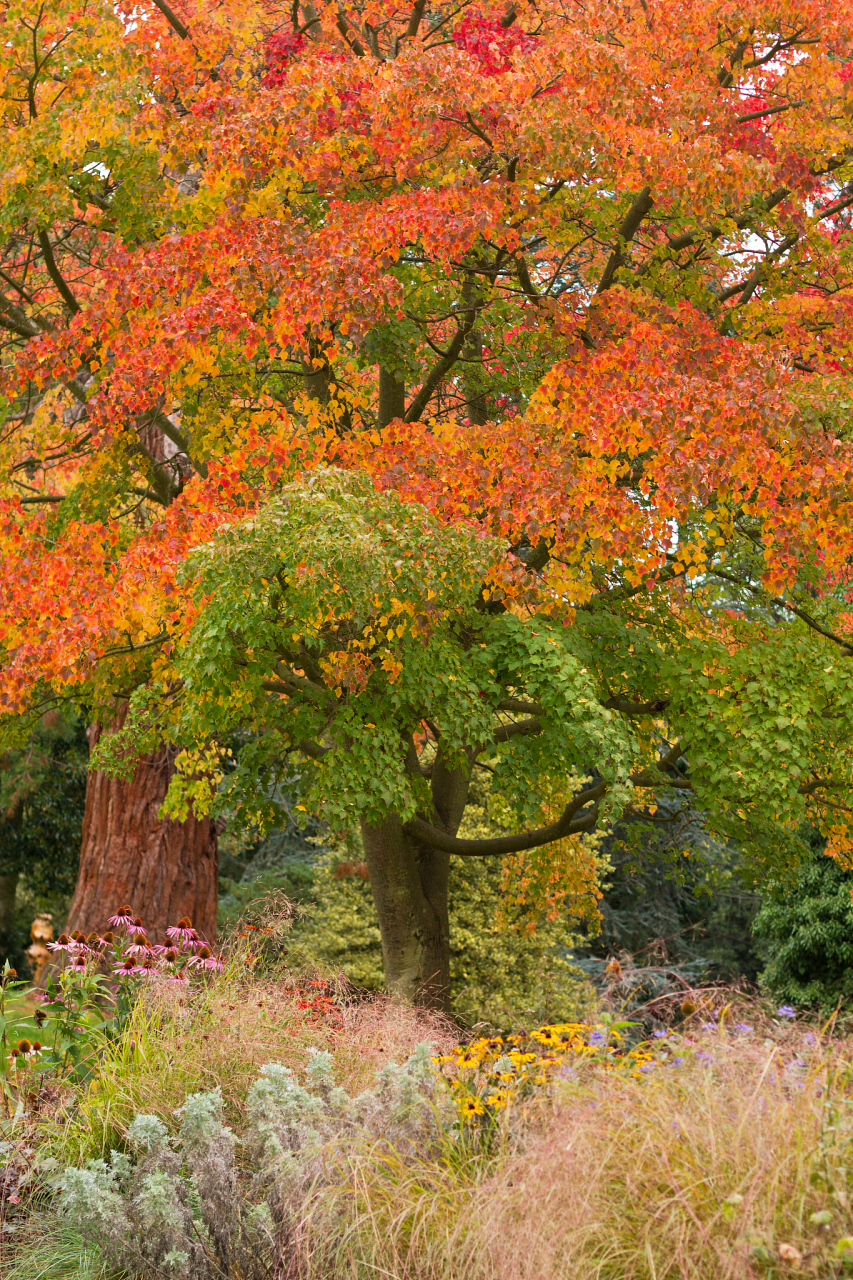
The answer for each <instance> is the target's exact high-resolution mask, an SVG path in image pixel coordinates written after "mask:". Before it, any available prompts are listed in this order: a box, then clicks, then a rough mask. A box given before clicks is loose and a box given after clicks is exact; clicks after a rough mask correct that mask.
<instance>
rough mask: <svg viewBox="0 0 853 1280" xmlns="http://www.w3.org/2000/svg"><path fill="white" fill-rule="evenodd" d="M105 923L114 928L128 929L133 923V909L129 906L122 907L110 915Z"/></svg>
mask: <svg viewBox="0 0 853 1280" xmlns="http://www.w3.org/2000/svg"><path fill="white" fill-rule="evenodd" d="M107 924H109V925H112V927H113V928H114V929H121V928H125V929H127V930H128V931H129V930H130V927H131V925H132V924H133V911H132V909H131V908H130V907H122V908H121V910H120V911H117V912H116V913H115V915H114V916H110V918H109V920H108V921H107Z"/></svg>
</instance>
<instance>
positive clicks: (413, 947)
mask: <svg viewBox="0 0 853 1280" xmlns="http://www.w3.org/2000/svg"><path fill="white" fill-rule="evenodd" d="M469 774H470V764H469V767H468V768H464V767H458V766H457V767H454V768H450V769H448V768H447V767H446V766H445V765H444V762H443V761H442V758H441V756H439V757H438V758H437V759H436V760H435V762H434V764H433V769H432V798H433V804H434V805H435V810H436V814H437V816H438V819H439V821H440V822H441V825H442V827H443V828H444V830H445V831H446V832H447V833H448V835H454V836H455V835H456V832H457V831H458V829H459V824H460V822H461V821H462V815H463V813H464V812H465V805H466V804H467V801H468V780H469ZM361 834H362V839H363V841H364V854H365V859H366V861H367V869H368V872H369V875H370V887H371V889H372V890H373V900H374V902H375V904H376V914H377V916H378V918H379V933H380V936H381V938H382V959H383V963H384V966H385V984H386V986H387V987H388V990H389V992H390V993H391V995H392V996H395V997H396V998H397V999H399V1000H404V1001H406V1002H407V1003H411V1004H417V1005H421V1006H424V1007H426V1008H430V1009H440V1010H441V1011H442V1012H444V1013H449V1012H450V922H449V918H448V895H447V883H448V877H449V872H450V855H449V854H447V853H444V852H442V851H441V850H440V849H435V848H433V847H432V846H431V845H427V844H422V843H420V842H418V841H415V840H413V839H411V838H410V837H409V836H407V835H406V833H405V831H404V830H403V825H402V823H401V821H400V819H399V818H398V817H397V816H396V814H392V815H390V816H389V817H388V818H386V819H385V821H384V822H382V823H380V824H379V825H378V826H370V825H369V824H368V823H362V827H361Z"/></svg>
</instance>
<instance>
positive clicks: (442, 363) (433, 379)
mask: <svg viewBox="0 0 853 1280" xmlns="http://www.w3.org/2000/svg"><path fill="white" fill-rule="evenodd" d="M476 321H477V312H476V310H473V311H471V312H469V314H468V315H467V316H466V318H465V319H464V320H463V322H462V323H461V324H460V326H459V328H458V329H457V330H456V333H455V334H454V337H453V341H452V342H451V344H450V346H449V347H448V348H447V351H446V352H445V353H444V355H443V356H442V358H441V359H440V360H439V361H437V363H436V364H434V365H433V367H432V369H431V370H430V372H429V374H428V375H427V378H426V380H425V382H424V383H423V386H422V387H421V389H420V391H419V392H418V394H417V395H416V396H415V398H414V400H413V401H412V402H411V404H410V405H409V407H408V409H407V410H406V416H405V419H404V421H405V422H419V421H420V417H421V414H422V413H423V411H424V409H425V408H426V407H427V405H428V403H429V400H430V397H431V396H432V393H433V391H435V389H436V387H437V386H438V384H439V383H440V382H441V380H442V379H443V378H444V376H445V374H446V373H448V372H449V370H450V369H452V368H453V365H454V364H455V363H456V361H457V359H458V357H459V354H460V352H461V350H462V347H463V346H464V343H465V339H466V338H467V337H468V334H469V333H470V332H471V330H472V329H473V328H474V325H475V324H476Z"/></svg>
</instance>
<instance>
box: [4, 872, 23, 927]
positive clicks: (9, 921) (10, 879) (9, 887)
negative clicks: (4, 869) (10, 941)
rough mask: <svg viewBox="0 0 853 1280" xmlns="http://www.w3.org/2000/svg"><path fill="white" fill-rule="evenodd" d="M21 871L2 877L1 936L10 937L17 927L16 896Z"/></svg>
mask: <svg viewBox="0 0 853 1280" xmlns="http://www.w3.org/2000/svg"><path fill="white" fill-rule="evenodd" d="M20 874H21V873H20V872H19V871H12V872H10V873H9V874H8V875H5V876H0V934H2V935H3V936H5V937H8V936H9V934H10V933H11V931H12V929H14V927H15V895H16V893H17V892H18V877H19V876H20Z"/></svg>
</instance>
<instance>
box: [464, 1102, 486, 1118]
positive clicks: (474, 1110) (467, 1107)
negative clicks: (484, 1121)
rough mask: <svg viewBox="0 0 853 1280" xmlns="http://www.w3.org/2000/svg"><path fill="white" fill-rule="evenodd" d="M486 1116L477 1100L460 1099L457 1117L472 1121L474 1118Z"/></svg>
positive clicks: (483, 1108) (484, 1109) (484, 1110)
mask: <svg viewBox="0 0 853 1280" xmlns="http://www.w3.org/2000/svg"><path fill="white" fill-rule="evenodd" d="M485 1114H486V1108H485V1107H484V1106H483V1104H482V1102H481V1101H480V1099H479V1098H472V1097H470V1096H469V1097H467V1098H462V1099H461V1100H460V1102H459V1115H460V1116H461V1118H462V1119H463V1120H473V1119H474V1117H475V1116H482V1115H485Z"/></svg>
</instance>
